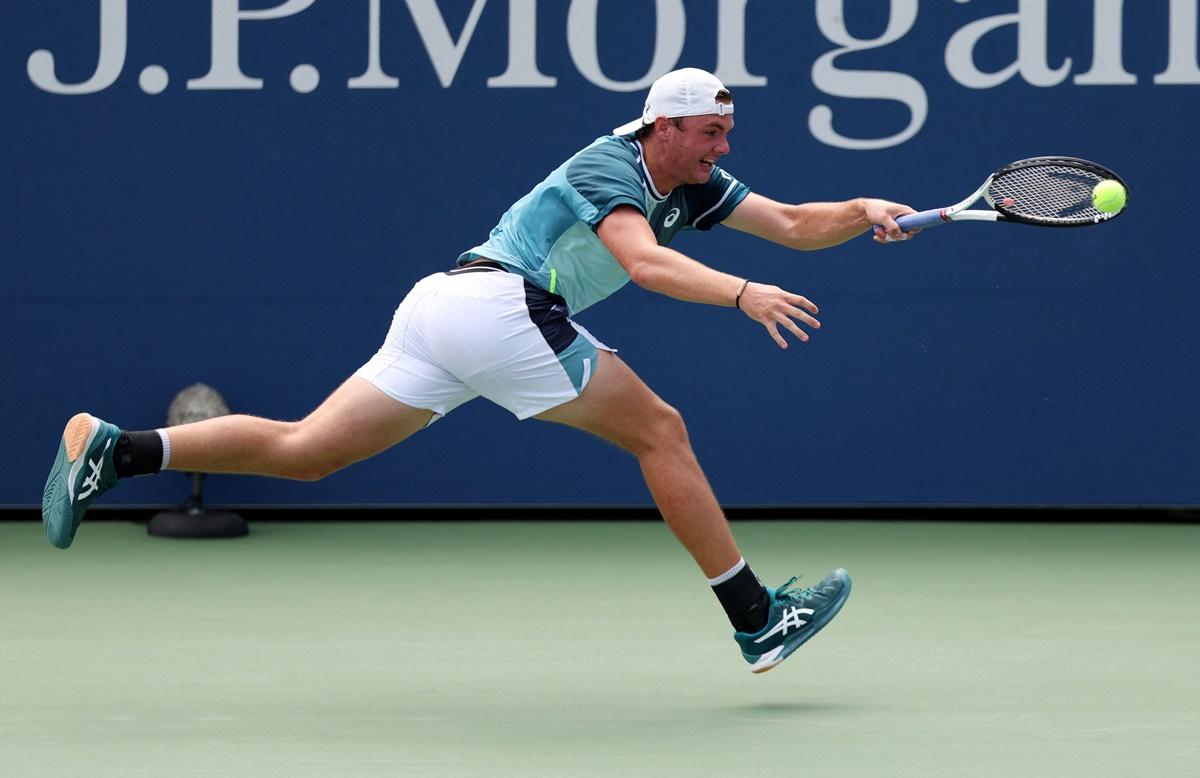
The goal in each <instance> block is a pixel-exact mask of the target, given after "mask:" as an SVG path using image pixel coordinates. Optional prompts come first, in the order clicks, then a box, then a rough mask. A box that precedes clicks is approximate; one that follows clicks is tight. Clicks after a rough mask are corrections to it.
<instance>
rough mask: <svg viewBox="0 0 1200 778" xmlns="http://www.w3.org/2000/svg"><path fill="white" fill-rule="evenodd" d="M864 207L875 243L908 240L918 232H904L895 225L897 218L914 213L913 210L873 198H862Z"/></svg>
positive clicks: (899, 204)
mask: <svg viewBox="0 0 1200 778" xmlns="http://www.w3.org/2000/svg"><path fill="white" fill-rule="evenodd" d="M863 203H864V207H865V210H866V217H867V221H868V222H869V223H870V224H873V225H875V226H874V228H873V229H874V232H875V234H874V236H873V238H874V240H875V242H876V243H893V242H895V241H898V240H908V239H909V238H911V237H913V236H914V235H916V234H917V233H918V232H920V230H909V231H908V232H905V231H904V230H902V229H900V225H898V224H896V217H897V216H904V215H905V214H909V213H916V211H915V210H913V209H912V208H910V207H908V206H907V205H903V204H901V203H893V202H891V201H889V200H876V199H874V198H869V197H868V198H863Z"/></svg>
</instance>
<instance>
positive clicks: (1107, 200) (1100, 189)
mask: <svg viewBox="0 0 1200 778" xmlns="http://www.w3.org/2000/svg"><path fill="white" fill-rule="evenodd" d="M1092 204H1093V205H1095V206H1096V210H1098V211H1103V212H1104V213H1116V212H1117V211H1120V210H1121V209H1122V208H1124V207H1125V187H1123V186H1121V182H1120V181H1113V180H1112V179H1111V178H1108V179H1105V180H1104V181H1101V182H1100V183H1098V184H1096V186H1095V187H1094V188H1093V189H1092Z"/></svg>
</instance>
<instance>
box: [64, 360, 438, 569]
mask: <svg viewBox="0 0 1200 778" xmlns="http://www.w3.org/2000/svg"><path fill="white" fill-rule="evenodd" d="M432 415H433V414H432V411H428V410H423V409H420V408H413V407H410V406H407V405H404V404H403V403H400V402H397V401H396V400H393V399H392V398H391V397H389V396H388V395H386V394H384V393H383V392H382V391H380V390H379V389H377V388H376V387H375V386H373V385H372V384H371V383H369V382H367V381H365V380H363V379H361V378H358V377H352V378H350V379H349V380H348V381H346V383H344V384H342V385H341V386H340V387H339V388H338V389H337V390H336V391H335V392H334V393H333V394H332V395H330V396H329V398H328V399H327V400H325V402H323V403H322V404H321V406H320V407H319V408H317V409H316V410H315V411H313V412H312V413H310V414H309V415H308V416H307V417H306V418H304V419H303V420H301V421H295V422H285V421H271V420H269V419H260V418H257V417H254V416H242V415H236V416H221V417H218V418H215V419H208V420H206V421H200V422H195V423H193V424H184V425H180V426H178V427H171V428H169V429H168V430H165V431H163V432H162V433H161V434H160V433H159V432H132V433H127V434H126V433H122V431H121V430H120V429H119V428H117V427H116V426H114V425H112V424H109V423H108V422H105V421H103V420H101V419H98V418H96V417H95V416H92V415H91V414H88V413H79V414H76V415H75V416H74V417H72V418H71V420H70V421H69V422H67V426H66V429H64V430H63V436H62V439H61V441H60V443H59V447H58V456H57V458H56V459H55V461H54V465H53V467H52V468H51V470H50V475H49V477H48V478H47V479H46V487H45V490H44V491H43V493H42V522H43V524H44V526H45V529H46V536H47V537H48V538H49V540H50V542H51V543H53V544H54V545H56V546H58V547H59V548H67V547H68V546H70V545H71V542H72V541H73V540H74V538H75V532H76V530H77V529H78V527H79V521H80V519H82V518H83V514H84V513H86V512H87V509H88V508H89V507H90V506H91V503H92V501H93V500H94V499H95V498H96V497H98V496H99V495H100V494H102V493H103V492H105V491H107V490H108V489H111V488H112V487H113V486H116V484H117V482H118V480H119V478H123V477H127V476H129V475H138V474H142V473H152V472H157V471H158V469H159V468H160V467H162V466H163V463H164V460H165V463H166V466H167V467H169V468H170V469H174V470H184V471H187V472H196V473H252V474H257V475H270V476H276V477H280V478H296V479H302V480H315V479H318V478H322V477H324V476H326V475H328V474H330V473H332V472H334V471H336V470H340V469H341V468H343V467H346V466H347V465H350V464H353V463H354V462H358V461H359V460H362V459H366V458H367V457H369V456H372V455H373V454H377V453H379V452H380V451H383V450H384V449H387V448H389V447H391V446H394V445H395V444H397V443H399V442H400V441H402V440H404V439H405V438H407V437H408V436H410V435H412V434H413V433H414V432H417V431H418V430H420V429H421V428H422V427H424V426H425V425H426V424H428V422H429V419H430V418H431V417H432ZM135 437H136V438H137V441H134V438H135Z"/></svg>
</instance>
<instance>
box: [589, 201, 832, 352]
mask: <svg viewBox="0 0 1200 778" xmlns="http://www.w3.org/2000/svg"><path fill="white" fill-rule="evenodd" d="M596 235H597V236H599V238H600V240H602V241H603V242H604V245H605V246H607V247H608V250H609V251H611V252H612V254H613V256H614V257H616V258H617V262H619V263H620V264H621V267H623V268H625V272H627V273H629V277H630V278H631V279H632V280H633V282H634V283H635V284H637V285H638V286H640V287H642V288H644V289H649V290H650V291H652V292H658V293H659V294H665V295H667V296H668V297H674V298H676V299H678V300H686V301H687V302H693V303H707V304H709V305H724V306H736V307H738V308H740V309H741V310H742V312H743V313H745V314H746V315H747V316H749V317H750V318H751V319H754V320H755V321H757V322H758V323H759V324H762V325H763V326H764V327H765V328H766V329H767V332H768V334H770V336H771V338H772V339H773V340H774V341H775V342H776V343H777V344H778V345H779V347H780V348H787V341H786V340H784V338H783V335H782V334H780V332H779V328H780V327H783V328H784V329H786V330H788V331H789V332H791V333H792V334H793V335H795V336H796V337H797V338H799V339H800V340H801V341H805V340H808V337H809V336H808V333H806V332H805V331H804V330H802V329H800V326H799V325H798V324H797V323H796V322H801V323H803V324H805V325H806V326H808V327H811V328H812V329H816V328H818V327H820V326H821V323H820V322H819V321H817V320H816V319H815V318H813V316H812V314H814V313H816V312H817V306H816V305H814V304H813V303H812V302H810V301H809V300H808V299H807V298H804V297H801V296H800V295H798V294H792V293H791V292H788V291H786V290H784V289H780V288H779V287H777V286H771V285H770V284H759V283H754V282H748V281H747V280H746V279H745V278H740V277H738V276H732V275H729V274H728V273H722V272H721V271H719V270H713V269H712V268H711V267H708V266H707V265H704V264H701V263H700V262H697V261H696V260H694V259H692V258H690V257H688V256H686V255H684V254H681V253H679V252H678V251H675V250H673V249H669V248H667V247H665V246H660V245H658V241H657V239H655V237H654V231H653V230H651V229H650V224H649V223H648V222H647V221H646V217H645V216H643V215H642V213H641V212H640V211H638V210H637V209H636V208H634V207H632V206H628V205H622V206H618V207H616V208H614V209H613V211H612V213H610V214H609V215H608V216H606V217H604V220H603V221H601V222H600V224H599V225H598V226H597V228H596Z"/></svg>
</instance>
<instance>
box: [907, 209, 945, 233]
mask: <svg viewBox="0 0 1200 778" xmlns="http://www.w3.org/2000/svg"><path fill="white" fill-rule="evenodd" d="M949 222H950V220H949V219H947V218H946V217H944V216H942V209H941V208H934V209H933V210H932V211H918V212H917V213H910V214H908V215H907V216H901V217H899V218H898V219H896V224H898V225H900V229H902V230H904V231H905V232H908V231H909V230H923V229H925V228H926V227H936V226H938V225H939V224H948V223H949Z"/></svg>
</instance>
